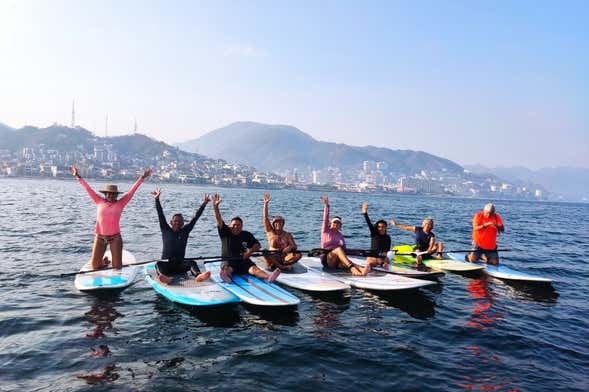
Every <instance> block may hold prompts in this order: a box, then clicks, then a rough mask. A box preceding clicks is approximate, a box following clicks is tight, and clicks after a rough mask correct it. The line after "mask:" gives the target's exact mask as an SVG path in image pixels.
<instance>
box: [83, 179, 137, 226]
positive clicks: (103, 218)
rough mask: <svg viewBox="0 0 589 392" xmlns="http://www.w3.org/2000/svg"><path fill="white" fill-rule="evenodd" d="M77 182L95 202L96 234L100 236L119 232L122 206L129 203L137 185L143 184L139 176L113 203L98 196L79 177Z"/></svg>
mask: <svg viewBox="0 0 589 392" xmlns="http://www.w3.org/2000/svg"><path fill="white" fill-rule="evenodd" d="M78 182H79V183H80V185H82V186H83V187H84V189H86V192H88V194H89V195H90V198H91V199H92V200H93V201H94V203H95V204H96V234H97V235H100V236H112V235H115V234H119V233H120V232H121V228H120V226H119V221H120V220H121V214H122V213H123V208H125V206H126V205H127V203H129V201H130V200H131V198H132V197H133V195H134V194H135V191H136V190H137V188H139V185H141V184H143V177H139V179H138V180H137V181H135V184H133V186H132V187H131V189H130V190H129V192H127V193H126V194H125V195H124V196H123V197H121V198H120V199H118V200H117V201H115V202H114V203H111V202H108V201H106V200H105V199H103V198H102V197H100V196H99V195H98V194H97V193H96V192H94V190H93V189H92V188H90V185H88V184H87V183H86V181H84V179H82V178H81V177H80V178H78Z"/></svg>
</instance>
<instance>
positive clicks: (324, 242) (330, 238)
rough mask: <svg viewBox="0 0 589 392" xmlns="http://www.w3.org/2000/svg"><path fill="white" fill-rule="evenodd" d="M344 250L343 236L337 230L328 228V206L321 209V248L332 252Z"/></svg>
mask: <svg viewBox="0 0 589 392" xmlns="http://www.w3.org/2000/svg"><path fill="white" fill-rule="evenodd" d="M340 246H341V247H343V248H344V249H345V248H346V241H345V240H344V235H343V234H342V233H341V232H340V231H339V230H333V229H330V228H329V206H328V205H326V206H325V208H324V209H323V226H322V227H321V248H323V249H327V250H334V249H335V248H339V247H340Z"/></svg>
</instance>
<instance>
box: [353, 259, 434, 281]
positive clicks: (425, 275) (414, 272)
mask: <svg viewBox="0 0 589 392" xmlns="http://www.w3.org/2000/svg"><path fill="white" fill-rule="evenodd" d="M350 260H352V261H353V262H354V264H358V265H360V266H362V267H364V266H365V265H366V259H365V258H363V257H350ZM427 269H428V270H429V271H425V270H419V269H416V268H408V267H401V266H399V265H394V264H392V263H389V264H388V268H383V267H372V271H378V272H384V273H387V274H395V275H401V276H406V277H408V278H415V279H431V278H437V277H440V276H444V273H443V272H442V271H440V270H436V269H432V268H427Z"/></svg>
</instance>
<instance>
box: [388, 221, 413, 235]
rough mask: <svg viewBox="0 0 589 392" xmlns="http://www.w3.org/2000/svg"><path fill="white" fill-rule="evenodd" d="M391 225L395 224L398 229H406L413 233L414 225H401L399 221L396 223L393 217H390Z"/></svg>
mask: <svg viewBox="0 0 589 392" xmlns="http://www.w3.org/2000/svg"><path fill="white" fill-rule="evenodd" d="M391 226H395V227H398V228H400V229H403V230H407V231H410V232H412V233H415V226H407V225H403V224H401V223H397V222H396V221H395V220H394V219H393V218H391Z"/></svg>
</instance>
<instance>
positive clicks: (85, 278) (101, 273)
mask: <svg viewBox="0 0 589 392" xmlns="http://www.w3.org/2000/svg"><path fill="white" fill-rule="evenodd" d="M104 255H105V256H106V257H108V258H109V259H110V260H112V256H111V254H110V251H107V252H106V253H105V254H104ZM134 263H135V256H133V254H132V253H131V252H128V251H126V250H124V249H123V268H121V269H118V270H117V269H113V268H110V269H104V270H97V271H94V272H88V273H83V274H80V273H78V274H77V275H76V278H75V280H74V285H75V286H76V288H77V289H78V290H80V291H92V290H112V289H123V288H125V287H127V286H129V285H131V283H133V281H134V280H135V277H136V276H137V273H138V272H139V268H140V267H139V266H136V265H132V266H129V267H125V265H127V264H134ZM91 270H92V262H91V261H88V262H87V263H86V264H84V266H83V267H82V268H81V269H80V272H84V271H91Z"/></svg>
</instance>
